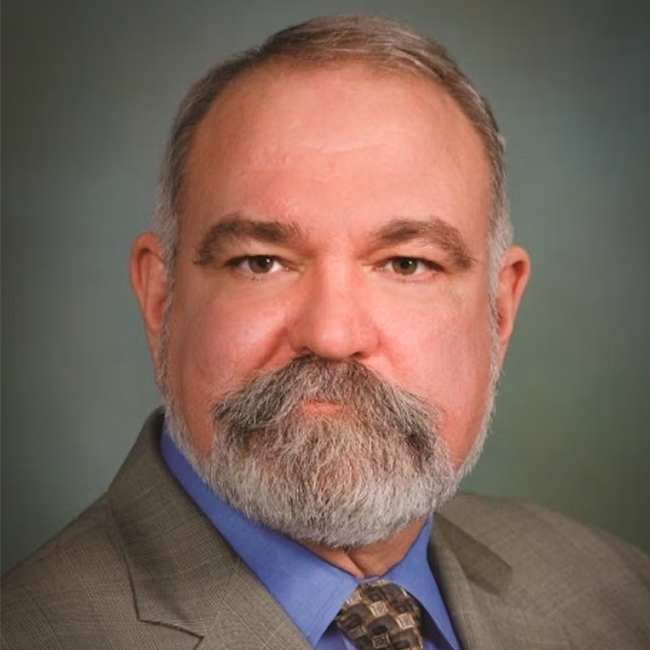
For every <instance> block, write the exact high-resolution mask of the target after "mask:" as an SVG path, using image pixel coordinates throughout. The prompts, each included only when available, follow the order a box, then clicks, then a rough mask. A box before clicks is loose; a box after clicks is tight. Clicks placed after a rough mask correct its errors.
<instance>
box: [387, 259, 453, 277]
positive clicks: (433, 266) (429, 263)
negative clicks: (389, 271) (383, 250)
mask: <svg viewBox="0 0 650 650" xmlns="http://www.w3.org/2000/svg"><path fill="white" fill-rule="evenodd" d="M396 260H412V261H414V262H419V263H421V264H422V265H423V266H425V267H426V268H427V269H429V270H430V271H432V272H435V273H442V272H444V270H445V268H444V267H443V266H442V264H440V263H439V262H434V261H433V260H430V259H427V258H426V257H417V256H415V255H391V256H390V257H387V258H386V259H384V260H383V261H382V262H380V263H379V264H378V265H377V266H378V267H379V268H381V269H386V267H388V265H389V264H390V263H391V262H394V261H396ZM395 275H398V274H395ZM414 275H422V274H421V273H417V274H414ZM404 277H408V275H405V276H404Z"/></svg>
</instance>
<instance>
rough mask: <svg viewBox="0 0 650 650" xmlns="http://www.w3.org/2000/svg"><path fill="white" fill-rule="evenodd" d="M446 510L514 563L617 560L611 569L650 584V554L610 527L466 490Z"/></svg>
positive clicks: (445, 513) (444, 512)
mask: <svg viewBox="0 0 650 650" xmlns="http://www.w3.org/2000/svg"><path fill="white" fill-rule="evenodd" d="M440 514H441V515H442V517H443V518H444V519H446V520H447V521H448V522H450V523H452V524H454V525H455V526H458V527H459V528H460V529H462V530H464V531H465V532H466V533H468V534H469V535H471V536H472V537H474V538H475V539H477V540H479V541H481V542H482V543H483V544H485V545H486V546H488V547H489V548H490V549H491V550H492V551H494V552H495V553H497V554H498V555H500V556H501V557H503V558H504V559H506V561H509V563H511V564H513V565H515V566H516V565H519V564H520V563H525V562H526V561H527V560H529V559H531V558H537V559H540V558H541V559H544V560H546V561H548V562H550V563H554V564H558V565H564V564H566V563H572V562H575V561H579V563H580V564H583V563H584V564H593V563H601V562H604V561H605V560H607V561H609V562H612V561H613V562H614V565H613V567H609V570H610V571H611V569H615V568H620V569H621V570H623V569H624V568H627V569H628V570H632V571H634V572H635V573H636V574H637V575H639V577H641V578H643V579H645V580H646V581H647V586H648V588H650V557H649V556H647V555H646V554H645V553H643V552H642V551H641V550H639V549H638V548H636V547H634V546H633V545H631V544H629V543H627V542H625V541H623V540H622V539H619V538H618V537H616V536H614V535H612V534H610V533H607V532H606V531H604V530H602V529H600V528H597V527H595V526H590V525H587V524H584V523H582V522H579V521H576V520H575V519H571V518H570V517H566V516H564V515H561V514H559V513H557V512H554V511H552V510H548V509H546V508H543V507H541V506H537V505H533V504H530V503H525V502H522V501H515V500H512V499H501V498H494V497H487V496H483V495H477V494H469V493H463V494H460V495H458V496H457V497H456V498H454V499H452V500H451V501H450V502H449V503H448V504H447V505H446V506H445V507H444V508H442V509H441V512H440Z"/></svg>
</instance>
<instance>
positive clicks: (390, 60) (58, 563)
mask: <svg viewBox="0 0 650 650" xmlns="http://www.w3.org/2000/svg"><path fill="white" fill-rule="evenodd" d="M504 184H505V179H504V165H503V147H502V142H501V138H500V136H499V133H498V130H497V126H496V123H495V122H494V119H493V117H492V114H491V112H490V109H489V107H488V105H487V103H486V102H485V100H484V99H483V98H481V97H480V95H478V93H477V92H476V91H475V90H474V89H473V87H472V86H471V85H470V83H469V82H468V80H467V79H466V78H465V76H464V75H463V74H462V72H461V71H460V70H459V69H458V68H457V66H456V65H455V64H454V63H453V61H452V60H451V59H450V58H449V56H448V54H447V53H446V52H445V51H444V50H443V49H442V48H441V47H440V46H438V45H437V44H435V43H432V42H430V41H428V40H427V39H425V38H423V37H421V36H419V35H417V34H415V33H414V32H412V31H410V30H409V29H407V28H405V27H403V26H401V25H398V24H396V23H393V22H389V21H384V20H379V19H375V18H364V17H342V18H325V19H319V20H313V21H309V22H307V23H304V24H302V25H299V26H296V27H293V28H290V29H288V30H285V31H283V32H280V33H278V34H276V35H275V36H273V37H271V39H269V41H267V42H266V43H265V44H264V45H263V46H262V47H261V48H260V49H258V50H253V51H249V52H247V53H244V54H243V55H242V56H240V57H238V58H236V59H233V60H231V61H229V62H227V63H226V64H224V65H221V66H218V67H217V68H215V69H214V70H213V71H211V72H210V73H208V75H206V76H205V77H204V78H203V79H202V80H200V81H199V82H198V83H197V84H196V85H195V86H194V87H193V88H192V89H191V90H190V92H189V94H188V95H187V97H186V99H185V100H184V103H183V105H182V106H181V109H180V112H179V115H178V117H177V120H176V123H175V125H174V129H173V133H172V138H171V141H170V144H169V148H168V154H167V158H166V161H165V165H164V170H163V178H162V185H161V188H162V190H161V196H160V204H159V206H158V209H157V213H156V232H155V234H152V233H147V234H144V235H141V236H140V237H139V238H138V239H137V240H136V242H135V244H134V247H133V253H132V262H131V279H132V284H133V288H134V291H135V293H136V296H137V299H138V302H139V305H140V308H141V311H142V315H143V319H144V323H145V327H146V332H147V337H148V340H149V345H150V348H151V353H152V357H153V360H154V365H155V368H156V373H157V380H158V384H159V386H160V389H161V392H162V394H163V396H164V401H165V411H164V418H163V415H162V414H160V413H156V414H154V415H153V416H152V417H151V418H150V420H149V421H148V422H147V424H146V425H145V427H144V429H143V432H142V434H141V436H140V438H139V440H138V442H137V443H136V445H135V447H134V449H133V450H132V452H131V453H130V455H129V457H128V458H127V460H126V462H125V464H124V466H123V467H122V469H121V470H120V473H119V474H118V476H117V478H116V479H115V481H114V483H113V484H112V486H111V487H110V488H109V490H108V492H107V493H106V495H105V496H104V497H102V498H101V499H100V500H99V501H98V502H97V503H96V504H94V505H93V506H92V507H91V508H90V509H89V510H88V511H86V512H85V513H84V514H83V515H82V516H81V517H80V518H79V519H78V520H77V521H75V522H74V523H73V524H72V525H71V526H70V527H68V528H67V529H66V530H65V531H63V532H62V533H61V534H60V535H59V536H58V537H57V538H55V539H54V540H53V541H51V542H50V543H49V544H47V545H46V546H45V547H44V548H43V549H41V550H40V551H39V552H37V554H36V555H35V556H33V557H32V558H30V559H29V560H28V561H27V562H25V563H24V564H23V565H22V566H21V567H19V568H18V569H17V570H15V571H14V572H13V573H12V574H10V576H8V578H7V579H6V581H5V585H4V593H3V609H4V611H3V635H4V636H3V644H6V647H7V648H201V650H208V649H209V648H251V649H252V648H271V649H272V648H277V649H278V650H279V649H286V648H309V647H313V646H315V647H317V648H320V649H323V648H330V649H331V648H354V647H360V648H428V649H431V648H436V649H443V648H444V649H448V648H453V649H455V650H460V649H461V648H462V649H465V650H470V649H473V648H487V649H490V648H494V649H497V648H500V649H501V648H508V649H511V648H527V649H528V648H532V649H535V648H547V649H548V648H558V649H559V648H590V649H594V648H611V647H617V648H646V647H648V646H649V645H650V623H649V621H648V619H649V618H650V616H649V612H650V561H649V560H648V558H646V557H645V556H644V555H643V554H642V553H641V552H639V551H637V550H635V549H633V548H631V547H629V546H628V545H626V544H625V543H623V542H621V541H618V540H614V539H612V538H610V537H609V536H608V535H606V534H605V533H603V532H600V531H595V530H590V529H587V528H586V527H584V526H581V525H579V524H576V523H574V522H570V521H567V520H566V519H564V518H562V517H560V516H558V515H554V514H551V513H548V512H545V511H542V510H540V509H537V508H534V507H532V506H526V505H521V504H513V503H507V502H501V501H496V500H490V499H486V498H480V497H469V496H459V497H456V498H454V499H453V500H450V499H451V497H452V495H453V494H454V492H455V490H456V487H457V485H458V483H459V481H460V480H461V478H462V477H463V476H464V475H465V474H466V473H467V472H468V471H469V470H470V468H471V467H472V465H473V464H474V462H475V460H476V459H477V457H478V455H479V452H480V449H481V445H482V442H483V438H484V436H485V434H486V431H487V429H488V424H489V419H490V414H491V410H492V401H493V397H494V392H495V386H496V380H497V377H498V375H499V372H500V368H501V364H502V361H503V357H504V354H505V351H506V348H507V344H508V340H509V338H510V334H511V332H512V329H513V324H514V319H515V314H516V311H517V307H518V304H519V300H520V298H521V295H522V292H523V290H524V286H525V284H526V280H527V278H528V275H529V269H530V263H529V259H528V256H527V254H526V252H525V251H524V250H523V249H521V248H519V247H516V246H512V245H511V233H510V224H509V217H508V212H507V201H506V198H505V186H504ZM443 504H445V505H443ZM434 512H435V514H434V515H433V516H432V513H434ZM3 647H4V645H3Z"/></svg>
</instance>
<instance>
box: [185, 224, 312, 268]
mask: <svg viewBox="0 0 650 650" xmlns="http://www.w3.org/2000/svg"><path fill="white" fill-rule="evenodd" d="M245 239H250V240H256V241H259V242H262V243H265V244H280V245H283V244H284V245H286V244H295V243H297V242H302V241H304V240H305V235H304V233H303V231H302V229H301V228H300V226H298V224H296V223H292V222H284V221H257V220H255V219H250V218H248V217H245V216H243V215H241V214H232V215H228V216H227V217H225V218H224V219H220V220H219V221H218V222H217V223H215V224H213V225H212V226H210V228H208V230H207V232H206V233H205V235H203V237H202V239H201V241H200V242H199V245H198V246H197V247H196V251H195V255H194V264H196V265H198V266H208V265H209V264H211V263H213V262H214V259H215V257H216V256H217V254H218V252H219V248H220V247H221V246H223V245H224V244H225V243H226V242H228V241H230V242H232V241H241V240H245Z"/></svg>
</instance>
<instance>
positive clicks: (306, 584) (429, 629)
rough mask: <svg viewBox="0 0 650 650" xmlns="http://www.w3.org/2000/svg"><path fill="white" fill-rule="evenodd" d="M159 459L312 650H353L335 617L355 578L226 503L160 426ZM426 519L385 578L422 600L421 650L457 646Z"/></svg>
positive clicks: (457, 649)
mask: <svg viewBox="0 0 650 650" xmlns="http://www.w3.org/2000/svg"><path fill="white" fill-rule="evenodd" d="M161 453H162V457H163V459H164V461H165V463H166V464H167V467H168V468H169V470H170V472H171V473H172V474H173V476H174V477H175V478H176V480H177V481H178V482H179V483H180V484H181V486H182V487H183V489H184V490H185V491H186V492H187V494H188V495H189V496H190V498H191V499H192V500H193V501H194V502H195V503H196V505H197V506H198V508H199V509H200V510H201V511H202V512H203V514H204V515H205V516H206V517H207V518H208V519H209V520H210V521H211V522H212V524H213V525H214V526H215V528H217V530H218V531H219V533H221V535H222V536H223V537H224V538H225V539H226V540H227V541H228V543H229V544H230V546H231V547H232V548H233V549H234V550H235V552H236V553H237V554H238V555H239V556H240V557H241V558H242V560H243V561H244V562H245V563H246V564H247V565H248V567H249V568H250V570H251V571H252V572H253V573H254V574H255V575H256V576H257V578H258V579H259V580H260V582H261V583H262V584H263V585H264V587H265V588H266V589H267V591H268V592H269V593H270V594H271V595H272V596H273V598H275V600H276V601H277V602H278V603H279V604H280V606H281V607H282V609H284V611H285V612H286V613H287V615H288V616H289V618H291V620H292V621H293V623H294V625H295V626H296V627H297V628H298V629H299V630H300V631H301V632H302V633H303V635H304V636H305V637H306V638H307V640H308V641H309V642H310V643H311V644H312V645H313V646H315V647H316V648H317V650H354V646H353V645H352V644H351V643H350V641H349V640H348V639H347V638H346V637H345V635H343V633H341V632H340V631H339V630H338V628H337V626H336V623H335V622H334V619H335V617H336V615H337V614H338V612H339V610H340V609H341V607H342V605H343V603H344V602H345V601H346V600H347V599H348V598H349V597H350V596H351V595H352V592H353V591H354V590H355V589H356V587H357V586H358V584H359V581H358V580H357V579H356V578H355V577H353V576H352V575H350V574H349V573H347V572H345V571H343V570H341V569H339V568H338V567H335V566H334V565H332V564H330V563H329V562H326V561H325V560H323V559H322V558H320V557H318V556H317V555H315V554H314V553H312V552H311V551H310V550H308V549H307V548H306V547H304V546H302V545H301V544H299V543H297V542H294V541H293V540H291V539H289V538H288V537H285V536H284V535H282V534H280V533H278V532H276V531H273V530H269V529H268V528H264V527H263V526H260V525H259V524H256V523H255V522H253V521H251V520H250V519H248V518H247V517H245V516H244V515H242V514H241V513H240V512H238V511H237V510H234V509H233V508H231V507H230V506H229V505H228V504H226V503H225V502H224V501H223V500H221V499H220V498H219V497H218V496H216V495H215V493H214V492H213V491H212V490H211V489H210V488H209V487H208V486H207V485H206V484H205V483H204V482H203V481H202V480H201V479H200V478H199V476H198V475H197V474H196V472H195V471H194V469H193V468H192V466H191V465H190V464H189V462H188V461H187V460H186V458H185V457H184V456H183V454H182V453H181V452H180V451H179V450H178V448H177V447H176V446H175V445H174V443H173V442H172V440H171V438H170V437H169V435H168V433H167V428H166V425H165V427H164V429H163V436H162V442H161ZM430 533H431V519H429V520H428V521H427V523H426V525H425V526H424V527H423V529H422V531H421V532H420V534H419V535H418V537H417V539H416V540H415V542H414V543H413V544H412V546H411V548H410V549H409V550H408V552H407V554H406V555H405V556H404V558H403V559H402V560H401V561H400V562H399V563H397V564H396V565H395V566H393V567H392V568H391V569H390V570H389V571H388V572H387V573H386V574H384V575H383V576H381V577H383V578H385V579H386V580H389V581H390V582H394V583H395V584H398V585H400V586H401V587H403V588H404V589H406V591H408V592H409V593H410V594H411V595H412V596H414V597H415V598H416V599H417V600H418V601H419V602H420V605H421V606H422V610H423V620H424V637H425V648H426V649H427V650H460V644H459V643H458V639H457V638H456V635H455V633H454V629H453V627H452V625H451V621H450V620H449V615H448V613H447V610H446V608H445V605H444V602H443V600H442V596H441V595H440V590H439V589H438V585H437V584H436V581H435V578H434V577H433V574H432V572H431V569H430V567H429V563H428V561H427V545H428V541H429V535H430Z"/></svg>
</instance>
